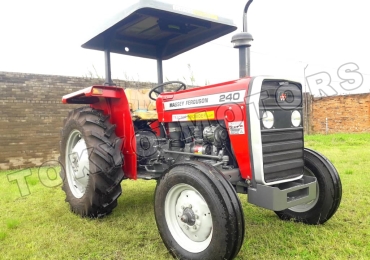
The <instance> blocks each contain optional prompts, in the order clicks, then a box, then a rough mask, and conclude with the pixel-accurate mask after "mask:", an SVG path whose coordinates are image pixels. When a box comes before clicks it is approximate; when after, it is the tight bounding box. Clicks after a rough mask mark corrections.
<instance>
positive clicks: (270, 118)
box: [262, 111, 274, 129]
mask: <svg viewBox="0 0 370 260" xmlns="http://www.w3.org/2000/svg"><path fill="white" fill-rule="evenodd" d="M262 124H263V126H264V127H265V128H267V129H270V128H271V127H273V125H274V115H273V114H272V113H271V112H270V111H266V112H264V113H263V116H262Z"/></svg>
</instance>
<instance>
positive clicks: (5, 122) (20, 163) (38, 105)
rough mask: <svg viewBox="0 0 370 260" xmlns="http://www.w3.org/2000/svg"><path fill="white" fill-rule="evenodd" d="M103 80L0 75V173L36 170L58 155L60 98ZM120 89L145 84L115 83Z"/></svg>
mask: <svg viewBox="0 0 370 260" xmlns="http://www.w3.org/2000/svg"><path fill="white" fill-rule="evenodd" d="M102 82H103V80H98V79H87V78H79V77H64V76H49V75H36V74H23V73H10V72H0V111H1V115H0V147H1V150H0V170H4V169H16V168H25V167H37V166H39V165H41V164H42V163H44V162H48V161H52V160H57V159H58V156H59V140H60V137H59V132H60V129H61V127H62V123H63V119H64V118H65V117H66V116H67V114H68V111H70V110H71V109H73V108H74V107H79V106H81V105H63V104H62V103H61V97H62V96H63V95H65V94H68V93H71V92H73V91H76V90H79V89H82V88H85V87H88V86H91V85H94V84H95V85H96V84H101V83H102ZM115 83H116V84H117V85H118V86H122V87H129V86H130V87H148V88H150V87H152V84H149V83H140V85H138V84H137V83H130V82H125V81H115Z"/></svg>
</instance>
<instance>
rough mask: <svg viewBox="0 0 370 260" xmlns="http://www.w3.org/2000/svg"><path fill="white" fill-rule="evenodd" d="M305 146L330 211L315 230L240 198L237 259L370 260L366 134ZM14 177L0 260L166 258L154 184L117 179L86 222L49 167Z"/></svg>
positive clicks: (5, 194) (2, 177)
mask: <svg viewBox="0 0 370 260" xmlns="http://www.w3.org/2000/svg"><path fill="white" fill-rule="evenodd" d="M306 147H310V148H313V149H315V150H318V151H320V152H321V153H323V154H324V155H326V156H327V157H328V158H329V159H330V160H331V161H332V162H333V163H334V165H335V166H336V167H337V169H338V171H339V173H340V176H341V180H342V185H343V198H342V203H341V205H340V207H339V209H338V211H337V213H336V214H335V215H334V217H333V218H332V219H330V220H329V221H328V222H327V223H325V224H324V225H321V226H308V225H304V224H297V223H293V222H283V221H281V220H279V219H278V218H277V216H276V215H275V214H274V212H272V211H269V210H265V209H262V208H258V207H256V206H253V205H250V204H248V203H247V197H246V195H240V199H241V201H242V203H243V209H244V214H245V221H246V234H245V240H244V244H243V246H242V249H241V251H240V253H239V255H238V258H237V259H370V134H336V135H328V136H322V135H313V136H307V137H306ZM17 174H20V175H22V176H26V175H29V176H27V177H26V180H27V184H28V188H27V186H23V187H21V191H22V192H23V194H24V195H25V196H21V195H20V190H19V189H18V186H17V185H16V183H15V182H14V181H13V182H9V181H8V178H10V179H12V178H14V177H15V176H17V175H14V171H12V172H10V171H3V172H0V216H1V219H0V259H157V260H159V259H169V258H170V255H169V254H168V252H167V250H166V248H165V246H164V245H163V244H162V241H161V238H160V236H159V234H158V231H157V227H156V224H155V220H154V213H153V192H154V188H155V182H154V181H128V180H127V181H124V182H123V183H122V188H123V194H122V196H121V197H120V198H119V201H118V203H119V205H118V207H117V208H116V209H115V210H114V212H113V213H112V214H111V215H109V216H108V217H106V218H103V219H97V220H91V219H82V218H80V217H78V216H76V215H74V214H72V213H71V212H70V211H69V207H68V205H67V204H66V203H65V202H64V197H65V196H64V193H63V192H62V190H61V188H60V185H58V184H60V180H59V179H56V180H54V181H50V180H49V181H47V180H48V179H47V178H46V174H49V177H50V178H53V177H55V178H56V175H55V172H53V171H52V170H49V171H48V172H47V170H46V169H45V168H42V169H41V171H40V172H38V169H31V170H30V169H28V170H24V171H22V172H19V173H17ZM39 175H40V178H39ZM18 176H19V175H18ZM28 189H29V191H30V193H29V195H27V193H28Z"/></svg>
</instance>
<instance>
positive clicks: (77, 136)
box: [59, 107, 123, 218]
mask: <svg viewBox="0 0 370 260" xmlns="http://www.w3.org/2000/svg"><path fill="white" fill-rule="evenodd" d="M108 118H109V116H105V115H104V114H103V113H102V111H99V110H95V109H92V108H89V107H83V108H78V109H75V110H73V111H71V112H70V113H69V115H68V117H67V119H66V120H65V121H64V127H63V129H62V131H61V138H62V139H61V152H60V157H59V161H60V163H61V164H62V169H61V172H60V177H61V178H62V180H63V186H62V189H63V190H64V192H65V193H66V202H68V203H69V205H70V208H71V210H72V211H73V212H75V213H76V214H79V215H81V216H82V217H91V218H97V217H103V216H105V215H107V214H109V213H111V212H112V210H113V208H115V207H116V206H117V199H118V197H119V196H120V195H121V193H122V189H121V185H120V183H121V181H122V179H123V171H122V163H123V156H122V153H121V144H122V140H121V139H120V138H117V136H116V135H115V133H114V129H115V125H112V124H110V123H109V122H108Z"/></svg>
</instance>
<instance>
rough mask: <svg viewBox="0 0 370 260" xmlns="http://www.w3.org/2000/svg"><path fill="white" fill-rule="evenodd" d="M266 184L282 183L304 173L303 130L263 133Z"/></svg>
mask: <svg viewBox="0 0 370 260" xmlns="http://www.w3.org/2000/svg"><path fill="white" fill-rule="evenodd" d="M262 153H263V170H264V173H265V182H267V183H268V182H274V181H281V180H284V179H291V178H295V177H298V176H300V175H302V173H303V165H304V163H303V129H302V128H300V129H289V130H284V131H276V130H275V131H274V130H272V131H266V130H265V131H262Z"/></svg>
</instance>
